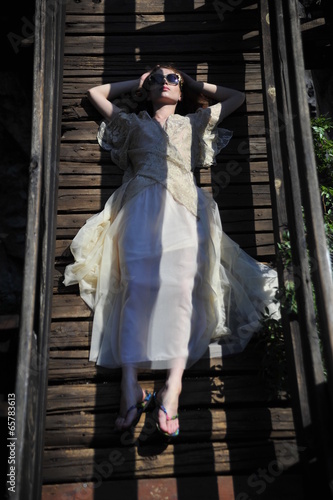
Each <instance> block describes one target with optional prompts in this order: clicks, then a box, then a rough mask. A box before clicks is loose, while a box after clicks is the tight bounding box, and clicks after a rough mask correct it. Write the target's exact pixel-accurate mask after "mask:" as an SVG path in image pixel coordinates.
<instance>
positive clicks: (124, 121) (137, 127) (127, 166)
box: [97, 103, 232, 216]
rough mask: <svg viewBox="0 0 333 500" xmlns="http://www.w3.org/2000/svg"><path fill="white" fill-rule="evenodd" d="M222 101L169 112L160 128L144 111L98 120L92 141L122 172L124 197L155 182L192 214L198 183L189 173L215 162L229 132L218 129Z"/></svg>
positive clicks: (195, 206) (229, 136)
mask: <svg viewBox="0 0 333 500" xmlns="http://www.w3.org/2000/svg"><path fill="white" fill-rule="evenodd" d="M221 110H222V106H221V103H218V104H215V105H214V106H211V107H209V108H206V109H199V110H198V111H197V112H196V113H193V114H188V115H186V116H181V115H177V114H175V115H170V116H169V118H168V119H167V120H166V122H165V124H164V127H162V126H161V125H160V124H159V123H158V122H157V121H156V120H154V119H153V118H151V117H150V115H149V114H148V113H147V112H146V111H142V112H141V113H139V114H138V115H136V114H134V113H133V114H126V113H124V112H120V113H117V114H115V115H114V117H112V119H111V120H110V121H109V122H106V121H104V122H102V123H101V125H100V127H99V130H98V134H97V139H98V142H99V144H100V146H101V147H102V148H103V149H106V150H109V151H110V153H111V159H112V161H113V162H114V163H116V165H118V166H119V167H120V168H121V169H123V170H124V171H125V174H124V179H123V182H126V183H128V187H127V189H126V195H125V198H126V200H128V199H130V198H132V197H133V196H135V194H137V193H138V192H139V191H140V190H141V189H143V188H145V187H147V186H149V185H152V184H154V183H155V182H159V183H161V184H163V185H164V186H165V187H166V189H168V190H169V191H170V193H171V194H172V196H173V197H174V198H175V199H176V201H177V202H179V203H181V204H182V205H184V206H185V207H186V208H187V209H188V210H190V212H192V213H193V214H194V215H196V216H197V215H198V214H197V205H198V204H197V187H196V183H195V179H194V176H193V171H194V170H195V169H196V168H198V167H209V166H210V165H212V164H214V163H215V161H216V160H215V158H216V155H217V154H218V153H219V152H220V151H221V149H222V148H223V147H225V146H226V145H227V144H228V142H229V140H230V138H231V136H232V133H231V132H230V131H229V130H226V129H221V128H218V127H217V125H218V123H219V122H220V121H221V115H222V113H221Z"/></svg>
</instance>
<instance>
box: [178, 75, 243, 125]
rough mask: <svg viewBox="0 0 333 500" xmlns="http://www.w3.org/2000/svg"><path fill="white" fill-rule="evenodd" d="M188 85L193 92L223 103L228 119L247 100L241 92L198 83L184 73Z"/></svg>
mask: <svg viewBox="0 0 333 500" xmlns="http://www.w3.org/2000/svg"><path fill="white" fill-rule="evenodd" d="M182 77H183V78H184V81H185V83H186V85H188V86H189V88H191V89H192V90H193V91H195V92H198V93H201V94H203V95H204V96H206V97H211V98H212V99H215V100H216V101H218V102H222V103H223V106H222V113H223V116H224V117H226V116H228V115H230V114H231V113H232V112H233V111H235V110H236V109H237V108H239V106H241V105H242V104H243V102H244V100H245V94H244V93H243V92H240V91H239V90H234V89H229V88H227V87H222V86H220V85H214V84H213V83H207V82H197V81H196V80H194V79H193V78H191V77H190V76H189V75H187V74H186V73H182Z"/></svg>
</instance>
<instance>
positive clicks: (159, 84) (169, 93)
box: [149, 68, 181, 104]
mask: <svg viewBox="0 0 333 500" xmlns="http://www.w3.org/2000/svg"><path fill="white" fill-rule="evenodd" d="M170 74H173V75H175V74H177V73H175V71H174V70H172V69H170V68H159V69H158V70H157V71H154V73H152V75H151V77H152V78H151V81H150V82H149V97H150V99H151V101H152V103H153V104H155V103H156V104H177V102H178V101H179V100H180V98H181V88H180V82H178V83H177V84H175V81H172V79H173V80H174V77H171V79H170V81H168V80H167V78H166V76H167V75H170ZM155 75H156V77H157V80H158V81H154V76H155ZM162 76H164V79H163V80H162V78H161V77H162Z"/></svg>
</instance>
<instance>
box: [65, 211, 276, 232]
mask: <svg viewBox="0 0 333 500" xmlns="http://www.w3.org/2000/svg"><path fill="white" fill-rule="evenodd" d="M92 215H93V213H90V214H88V213H84V214H80V213H77V214H76V213H73V214H72V213H69V214H58V217H57V227H58V229H60V228H65V229H70V228H72V229H75V231H77V230H79V229H80V228H81V227H82V226H83V224H84V223H85V222H86V220H87V219H88V218H89V217H91V216H92ZM220 215H221V218H222V223H223V227H225V225H229V224H230V225H232V224H235V223H239V224H243V223H244V224H246V225H250V224H261V223H262V224H266V222H270V221H271V220H272V210H271V209H270V208H252V207H251V208H249V209H232V210H223V211H221V212H220ZM73 234H74V233H73Z"/></svg>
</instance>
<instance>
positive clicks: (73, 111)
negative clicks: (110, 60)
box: [62, 69, 263, 125]
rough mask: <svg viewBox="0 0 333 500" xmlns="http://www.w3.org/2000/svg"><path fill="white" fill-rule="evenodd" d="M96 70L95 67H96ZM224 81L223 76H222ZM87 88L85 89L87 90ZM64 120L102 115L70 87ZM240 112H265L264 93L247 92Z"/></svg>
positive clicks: (99, 118)
mask: <svg viewBox="0 0 333 500" xmlns="http://www.w3.org/2000/svg"><path fill="white" fill-rule="evenodd" d="M88 71H89V74H91V71H92V69H89V70H88ZM94 71H95V69H94ZM221 81H223V77H221ZM86 90H87V89H85V90H83V92H85V91H86ZM62 104H63V122H64V123H66V122H67V121H73V120H75V121H79V120H86V119H89V120H96V122H97V123H96V125H97V124H98V123H99V122H100V121H101V115H100V114H99V113H98V111H97V110H96V109H95V108H94V107H93V105H92V104H91V103H89V101H88V99H86V98H83V97H80V96H75V95H74V96H72V97H71V96H70V89H68V95H66V96H64V98H63V103H62ZM237 111H238V113H243V115H244V113H245V114H249V113H263V101H262V94H261V93H260V92H252V91H249V92H246V99H245V102H244V104H243V105H242V106H241V107H240V108H239V110H237Z"/></svg>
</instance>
